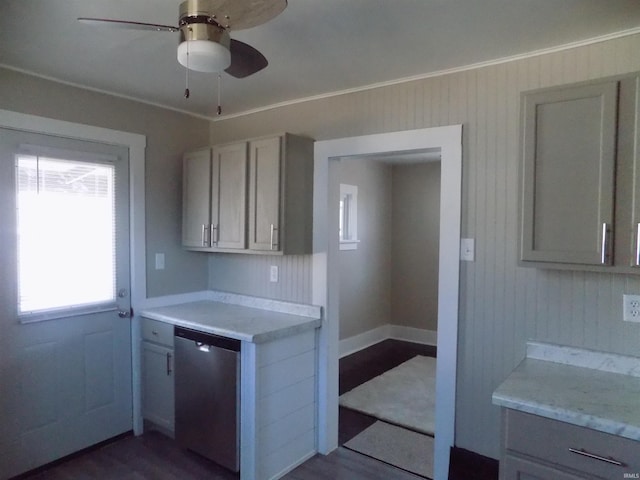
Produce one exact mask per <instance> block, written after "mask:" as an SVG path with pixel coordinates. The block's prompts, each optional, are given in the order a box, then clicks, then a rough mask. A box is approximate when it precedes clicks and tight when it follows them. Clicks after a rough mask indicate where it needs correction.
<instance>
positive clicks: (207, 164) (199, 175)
mask: <svg viewBox="0 0 640 480" xmlns="http://www.w3.org/2000/svg"><path fill="white" fill-rule="evenodd" d="M183 162H184V165H183V170H182V172H183V173H182V175H183V178H182V245H184V246H185V247H208V246H209V243H208V242H209V231H208V228H209V224H210V218H211V214H210V212H211V149H209V148H207V149H203V150H198V151H195V152H190V153H187V154H186V155H185V156H184V160H183Z"/></svg>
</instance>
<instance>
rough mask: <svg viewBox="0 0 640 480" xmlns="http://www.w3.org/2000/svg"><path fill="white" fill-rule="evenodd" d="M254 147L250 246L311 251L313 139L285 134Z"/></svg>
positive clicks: (274, 250) (265, 249) (273, 250)
mask: <svg viewBox="0 0 640 480" xmlns="http://www.w3.org/2000/svg"><path fill="white" fill-rule="evenodd" d="M249 150H250V153H249V249H251V250H253V251H262V252H270V253H285V254H304V253H311V241H312V238H311V231H312V225H313V140H311V139H308V138H304V137H298V136H295V135H290V134H285V135H282V136H279V137H274V138H265V139H259V140H255V141H251V142H249Z"/></svg>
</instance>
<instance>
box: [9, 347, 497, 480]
mask: <svg viewBox="0 0 640 480" xmlns="http://www.w3.org/2000/svg"><path fill="white" fill-rule="evenodd" d="M435 353H436V351H435V348H434V347H425V346H423V345H418V344H413V343H407V342H398V341H395V340H387V341H385V342H382V343H380V344H377V345H374V346H373V347H370V348H368V349H366V350H363V351H361V352H358V353H356V354H354V355H350V356H349V357H345V358H343V359H341V360H340V393H343V392H345V391H348V390H351V389H352V388H354V387H355V386H357V385H360V384H361V383H364V382H366V381H368V380H370V379H371V378H373V377H376V376H378V375H380V374H381V373H383V372H385V371H387V370H389V369H391V368H393V367H395V366H397V365H399V364H400V363H403V362H404V361H406V360H408V359H410V358H412V357H413V356H415V355H418V354H420V355H431V356H435ZM373 421H375V420H373V419H372V418H371V417H368V416H366V415H362V414H359V413H358V412H354V411H351V410H347V409H342V408H341V409H340V426H339V431H340V444H342V443H344V442H346V441H347V440H349V439H350V438H352V437H353V436H355V435H357V434H358V433H359V432H360V431H362V430H364V429H365V428H366V427H367V426H368V425H370V424H371V423H373ZM456 452H457V453H456V455H452V465H451V471H450V474H449V480H468V479H474V480H495V479H497V478H498V476H497V462H495V460H491V459H486V458H484V457H479V456H477V455H475V454H473V453H472V452H466V451H464V450H456ZM284 478H285V479H287V480H420V479H421V477H418V476H416V475H412V474H410V473H407V472H405V471H402V470H399V469H396V468H394V467H391V466H389V465H387V464H384V463H382V462H378V461H377V460H374V459H371V458H368V457H365V456H364V455H360V454H358V453H355V452H352V451H350V450H347V449H345V448H343V447H340V448H338V449H337V450H335V451H334V452H332V453H331V454H330V455H327V456H324V455H317V456H315V457H314V458H312V459H311V460H309V461H307V462H305V463H304V464H303V465H301V466H300V467H298V468H296V469H295V470H293V471H292V472H290V473H289V474H288V475H286V476H285V477H284ZM20 479H21V480H27V479H28V480H116V479H117V480H199V479H207V480H237V479H238V475H236V474H233V473H231V472H229V471H227V470H225V469H224V468H222V467H219V466H217V465H216V464H214V463H213V462H210V461H209V460H207V459H204V458H202V457H199V456H198V455H196V454H193V453H191V452H188V451H185V450H183V449H181V448H179V447H178V446H177V445H176V443H175V442H174V441H173V440H171V439H170V438H168V437H165V436H164V435H162V434H160V433H157V432H147V433H145V434H144V435H143V436H141V437H133V436H125V437H123V438H120V439H118V440H117V441H114V442H110V443H107V444H104V445H101V446H99V447H97V448H93V449H90V450H89V451H87V452H83V453H81V454H76V455H74V456H72V457H70V458H68V459H65V460H63V461H60V462H57V463H56V464H53V465H50V466H48V467H46V468H42V469H39V470H38V471H34V472H32V473H31V474H30V475H23V476H21V477H20Z"/></svg>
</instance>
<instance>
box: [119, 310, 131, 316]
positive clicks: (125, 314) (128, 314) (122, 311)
mask: <svg viewBox="0 0 640 480" xmlns="http://www.w3.org/2000/svg"><path fill="white" fill-rule="evenodd" d="M118 316H119V317H120V318H129V317H130V316H131V312H130V311H127V310H118Z"/></svg>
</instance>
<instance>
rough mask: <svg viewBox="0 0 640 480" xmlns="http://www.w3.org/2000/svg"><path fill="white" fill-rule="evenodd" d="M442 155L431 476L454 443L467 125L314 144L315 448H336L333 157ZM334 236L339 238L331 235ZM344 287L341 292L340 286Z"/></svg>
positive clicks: (444, 468) (445, 464) (442, 473)
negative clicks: (320, 310) (319, 315)
mask: <svg viewBox="0 0 640 480" xmlns="http://www.w3.org/2000/svg"><path fill="white" fill-rule="evenodd" d="M433 150H439V151H440V153H441V196H440V239H439V240H440V242H439V252H438V258H439V273H438V308H437V310H438V320H437V347H438V362H437V376H436V377H437V379H436V414H435V417H436V418H435V432H436V435H435V449H434V450H435V455H434V457H435V459H434V461H435V464H434V477H435V478H436V479H444V478H447V475H448V469H449V452H450V449H451V447H452V446H453V444H454V424H455V385H456V359H457V332H458V328H457V327H458V290H459V242H460V214H461V176H462V126H461V125H454V126H448V127H436V128H427V129H419V130H409V131H403V132H394V133H386V134H378V135H366V136H361V137H350V138H343V139H337V140H327V141H322V142H316V146H315V171H314V254H313V303H315V304H317V305H321V306H323V307H324V309H325V310H324V312H325V319H324V325H323V328H322V329H321V331H320V336H319V371H318V380H319V415H318V424H319V438H318V450H319V451H320V452H321V453H325V454H327V453H329V452H331V451H332V450H334V449H335V448H337V446H338V393H339V392H338V377H339V368H338V359H339V311H340V308H339V295H338V292H337V291H336V290H335V289H336V286H338V285H339V256H338V252H339V241H338V235H337V232H338V231H339V226H338V220H339V219H338V215H336V214H335V212H337V211H339V203H338V202H339V197H340V192H339V185H338V186H337V185H336V182H332V181H330V173H329V171H330V168H329V165H330V162H331V159H338V158H345V157H353V156H366V155H369V156H371V155H384V156H388V157H391V156H393V155H395V154H398V153H403V154H410V153H421V152H422V153H424V152H425V151H433ZM334 233H335V234H334ZM337 288H339V287H337Z"/></svg>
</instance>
